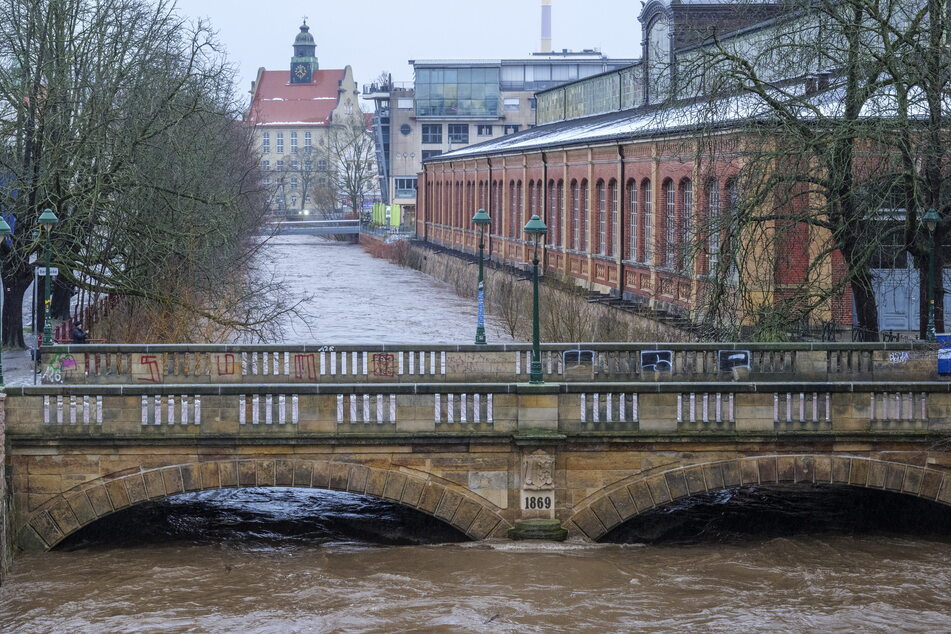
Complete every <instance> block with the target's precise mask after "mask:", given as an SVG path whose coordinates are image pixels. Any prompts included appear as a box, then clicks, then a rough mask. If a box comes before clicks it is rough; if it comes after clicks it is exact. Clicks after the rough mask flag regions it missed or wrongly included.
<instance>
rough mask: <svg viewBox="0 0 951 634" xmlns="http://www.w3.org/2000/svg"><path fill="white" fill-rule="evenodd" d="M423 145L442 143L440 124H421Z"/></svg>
mask: <svg viewBox="0 0 951 634" xmlns="http://www.w3.org/2000/svg"><path fill="white" fill-rule="evenodd" d="M423 143H442V124H437V123H424V124H423Z"/></svg>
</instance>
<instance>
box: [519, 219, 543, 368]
mask: <svg viewBox="0 0 951 634" xmlns="http://www.w3.org/2000/svg"><path fill="white" fill-rule="evenodd" d="M524 231H525V233H527V234H528V235H529V236H531V238H532V241H533V242H534V244H535V252H534V255H533V256H532V369H531V373H530V374H529V381H528V382H529V383H535V384H538V383H544V382H545V379H544V378H543V377H542V354H541V350H540V345H539V339H540V336H539V334H538V241H539V239H540V238H541V237H542V236H544V235H545V234H546V233H548V227H546V226H545V223H544V222H542V219H541V218H539V217H538V214H535V215H534V216H532V218H531V220H529V221H528V224H526V225H525V229H524Z"/></svg>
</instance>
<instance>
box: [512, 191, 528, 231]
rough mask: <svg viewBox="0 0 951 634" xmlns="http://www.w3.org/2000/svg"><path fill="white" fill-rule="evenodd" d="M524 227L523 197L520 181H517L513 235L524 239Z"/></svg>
mask: <svg viewBox="0 0 951 634" xmlns="http://www.w3.org/2000/svg"><path fill="white" fill-rule="evenodd" d="M524 228H525V199H524V198H523V192H522V181H519V182H518V185H517V186H516V188H515V233H514V234H513V237H516V238H521V239H525V236H524V235H523V233H524V232H523V231H522V230H523V229H524Z"/></svg>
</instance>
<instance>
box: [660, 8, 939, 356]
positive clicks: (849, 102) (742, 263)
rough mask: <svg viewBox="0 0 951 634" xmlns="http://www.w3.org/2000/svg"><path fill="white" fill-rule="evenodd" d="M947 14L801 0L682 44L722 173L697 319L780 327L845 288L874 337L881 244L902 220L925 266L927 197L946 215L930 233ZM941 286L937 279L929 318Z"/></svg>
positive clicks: (703, 146) (705, 157)
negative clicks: (776, 14)
mask: <svg viewBox="0 0 951 634" xmlns="http://www.w3.org/2000/svg"><path fill="white" fill-rule="evenodd" d="M946 11H947V8H946V5H944V4H943V3H940V2H936V1H934V0H912V1H909V0H818V1H812V2H809V3H805V2H804V3H802V4H801V5H796V6H793V8H792V10H791V12H790V13H788V14H787V15H786V16H784V17H783V18H782V19H780V20H777V21H776V22H775V23H773V24H772V25H771V26H769V27H766V28H765V29H763V30H761V31H759V32H757V33H754V34H753V35H751V36H749V37H736V38H726V39H722V40H721V39H717V38H716V37H715V36H714V37H712V38H710V39H709V40H708V41H707V43H706V44H705V45H704V46H702V47H700V48H699V49H697V50H696V51H693V52H691V53H690V54H688V55H685V56H683V58H682V59H681V60H680V62H679V64H680V65H679V67H678V69H677V77H678V78H679V81H680V82H681V85H680V89H681V90H682V91H683V92H682V93H681V95H685V94H687V93H696V92H702V93H704V94H706V95H707V97H708V98H707V100H706V101H705V102H704V103H703V104H700V105H695V106H694V109H693V112H694V114H695V115H696V120H697V122H698V124H699V125H701V126H705V127H706V128H707V130H708V131H709V134H707V135H705V136H704V138H703V139H702V140H701V142H700V143H699V144H698V146H697V148H696V152H697V157H698V160H700V161H701V162H705V165H704V166H703V169H702V173H704V175H705V177H706V178H709V179H720V180H719V182H720V183H721V184H722V183H725V182H730V183H732V186H733V189H732V190H731V191H730V192H724V193H723V194H721V195H720V196H719V197H718V200H719V201H720V202H721V203H722V204H721V206H720V208H719V209H717V210H713V211H712V212H711V213H710V214H708V215H707V217H706V218H705V219H704V223H705V224H704V226H703V227H702V230H701V231H700V232H698V236H697V237H698V239H699V240H698V245H697V246H698V248H699V249H700V250H702V251H704V252H706V253H707V255H708V256H709V255H710V254H711V253H710V252H711V251H713V250H714V248H715V249H716V254H715V256H716V257H715V259H716V261H717V263H716V267H717V269H716V270H713V271H711V274H712V275H711V278H712V280H713V284H712V285H711V288H709V289H708V306H709V308H708V318H709V319H711V320H712V321H713V322H716V323H717V324H718V325H723V324H730V323H732V324H736V323H739V320H738V319H737V314H738V313H743V314H746V315H754V316H755V317H756V321H757V323H758V325H759V326H760V327H761V334H762V333H764V332H765V333H770V332H771V333H774V334H775V335H777V336H780V335H779V333H782V332H788V330H789V329H790V328H791V327H792V326H793V325H794V324H795V323H797V322H800V321H803V320H808V319H810V318H813V317H814V316H815V315H816V314H830V313H831V312H833V311H834V309H835V304H836V302H842V301H849V300H848V297H849V294H851V297H853V298H854V305H855V311H856V317H857V321H858V324H859V326H860V327H861V329H862V330H863V331H864V332H866V333H868V334H869V335H870V336H871V338H877V333H878V328H879V326H878V323H879V316H878V305H877V302H876V297H875V289H874V280H873V275H872V268H873V263H874V260H875V258H876V257H877V254H879V253H880V251H881V249H882V247H883V245H884V244H885V243H886V242H889V241H891V240H892V239H893V238H894V237H895V233H896V232H900V233H903V234H904V238H903V241H904V243H905V245H906V249H907V250H908V251H909V252H910V253H911V254H912V255H913V256H914V257H915V258H916V260H918V261H919V262H922V263H923V262H924V261H925V259H926V257H927V255H928V254H929V253H930V243H929V242H928V240H929V236H928V235H927V232H926V231H925V230H924V228H923V226H922V223H921V220H920V219H921V215H922V213H923V211H924V210H925V209H927V208H929V207H932V208H935V209H937V210H938V212H939V214H940V216H941V218H942V220H941V222H940V224H939V227H938V230H937V231H936V232H935V236H936V239H937V241H938V244H939V245H940V244H941V243H942V241H943V237H944V236H945V234H946V233H947V230H948V228H949V225H948V222H949V221H948V220H947V219H948V215H949V211H951V209H949V208H948V196H947V192H946V186H945V184H944V183H945V178H943V176H942V175H946V173H947V160H948V158H947V157H948V154H949V152H948V148H947V136H946V135H947V131H948V120H947V117H946V115H945V113H944V108H946V105H945V102H944V101H943V100H945V99H947V96H948V90H947V88H948V83H947V82H948V81H949V73H948V66H947V64H948V57H947V55H946V53H943V52H942V50H941V49H942V43H943V42H944V41H945V39H944V38H945V37H946V35H945V34H946V30H947V15H946ZM681 112H682V111H681ZM744 120H745V125H742V124H741V125H739V126H738V125H737V122H741V121H744ZM724 122H730V123H731V125H732V126H733V129H734V130H735V131H737V134H735V135H733V136H732V137H726V136H725V135H724V134H723V124H724ZM781 248H785V249H786V251H782V250H781ZM937 255H938V259H939V261H938V269H939V270H941V267H942V261H943V256H942V254H941V253H940V250H939V253H938V254H937ZM797 268H801V269H802V270H794V269H797ZM919 270H920V271H921V272H922V275H924V274H925V272H926V271H927V267H925V266H919ZM737 272H738V273H739V274H737ZM922 279H924V278H922ZM777 286H781V287H782V294H781V295H775V296H773V297H771V298H769V297H768V295H769V293H768V291H767V289H769V288H776V287H777ZM922 286H923V285H922ZM922 295H924V293H922ZM942 297H943V292H942V291H941V290H940V285H939V291H938V295H937V298H936V299H937V302H936V303H937V307H938V322H939V324H940V323H941V321H942V312H941V308H940V307H941V305H942V303H943V301H942ZM768 299H769V300H772V301H767V300H768ZM924 315H925V311H924V310H922V331H923V329H924V323H923V322H924Z"/></svg>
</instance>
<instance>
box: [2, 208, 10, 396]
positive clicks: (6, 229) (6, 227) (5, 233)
mask: <svg viewBox="0 0 951 634" xmlns="http://www.w3.org/2000/svg"><path fill="white" fill-rule="evenodd" d="M11 233H13V230H12V229H10V225H8V224H7V221H6V220H4V219H3V218H2V217H0V241H2V240H6V239H7V236H8V235H10V234H11ZM2 285H3V271H2V270H0V286H2ZM4 290H5V287H4V288H0V386H2V385H3V300H4V297H3V295H4Z"/></svg>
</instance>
